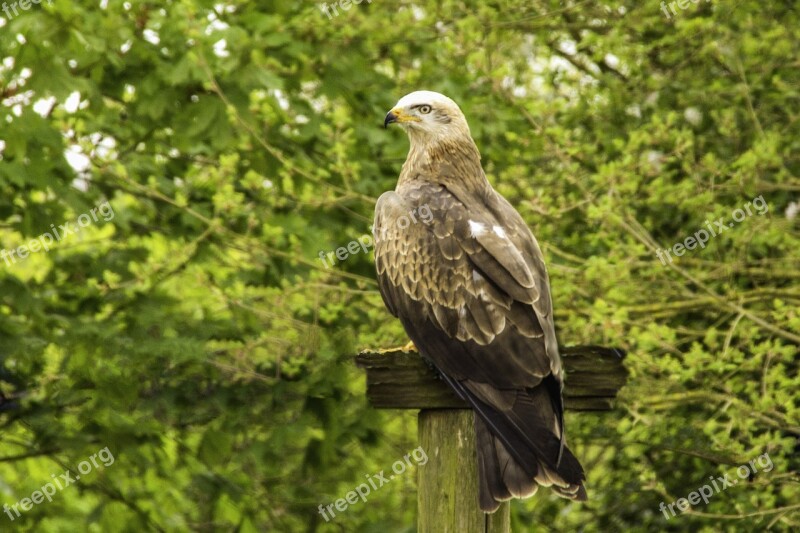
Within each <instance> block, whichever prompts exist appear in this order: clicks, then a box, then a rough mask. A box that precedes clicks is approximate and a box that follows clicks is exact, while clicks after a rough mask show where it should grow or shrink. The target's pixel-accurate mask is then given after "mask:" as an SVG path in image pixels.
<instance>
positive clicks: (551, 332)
mask: <svg viewBox="0 0 800 533" xmlns="http://www.w3.org/2000/svg"><path fill="white" fill-rule="evenodd" d="M394 123H396V124H399V125H400V126H402V127H403V129H405V130H406V132H407V133H408V137H409V140H410V144H411V147H410V150H409V153H408V158H407V159H406V162H405V164H404V165H403V169H402V171H401V173H400V178H399V179H398V181H397V187H396V188H395V190H394V191H389V192H386V193H384V194H382V195H381V197H380V198H379V199H378V202H377V204H376V206H375V223H374V226H373V233H374V239H375V266H376V268H377V273H378V284H379V287H380V292H381V295H382V297H383V300H384V302H385V303H386V307H387V308H388V309H389V311H390V312H391V313H392V314H393V315H394V316H395V317H397V318H399V319H400V321H401V322H402V324H403V327H404V328H405V330H406V332H407V333H408V336H409V337H410V338H411V340H412V342H413V343H414V344H415V345H416V347H417V349H418V350H419V352H420V354H421V355H422V356H423V357H424V358H425V359H426V360H427V361H428V362H429V363H431V364H432V365H433V366H435V368H436V369H437V370H438V372H439V374H440V375H441V376H442V378H443V379H444V380H445V381H446V382H447V384H448V385H449V386H450V387H452V388H453V389H454V391H455V392H456V393H457V394H458V395H459V396H460V397H461V398H463V399H464V400H465V401H466V402H467V403H468V404H469V405H470V406H471V407H472V409H473V411H474V413H475V432H476V444H477V452H478V453H477V455H478V458H477V459H478V474H479V476H478V477H479V490H478V500H479V503H480V507H481V509H482V510H483V511H485V512H493V511H495V510H497V508H498V507H499V506H500V502H502V501H504V500H508V499H511V498H512V497H515V498H526V497H528V496H531V495H533V494H534V493H535V492H536V490H537V489H538V486H539V485H542V486H546V487H551V488H552V489H553V490H554V491H555V492H556V493H557V494H558V495H559V496H562V497H565V498H569V499H571V500H581V501H582V500H585V499H586V490H585V489H584V486H583V481H584V480H585V476H584V473H583V468H582V467H581V465H580V463H579V462H578V460H577V459H576V458H575V456H574V455H573V454H572V452H571V451H570V450H569V448H568V447H566V445H565V442H564V423H563V412H564V406H563V401H562V396H561V389H562V383H563V377H564V375H563V370H562V368H561V359H560V357H559V353H558V344H557V341H556V333H555V328H554V325H553V306H552V301H551V298H550V287H549V281H548V276H547V270H546V269H545V265H544V260H543V256H542V252H541V250H540V249H539V245H538V243H537V242H536V238H535V237H534V236H533V234H532V233H531V231H530V230H529V229H528V227H527V226H526V224H525V222H524V221H523V219H522V217H521V216H520V214H519V213H518V212H517V211H516V210H515V209H514V208H513V207H512V206H511V204H510V203H508V201H506V199H505V198H503V197H502V196H501V195H500V194H499V193H498V192H497V191H495V190H494V189H493V188H492V186H491V185H490V184H489V181H488V180H487V179H486V175H485V174H484V172H483V168H482V167H481V156H480V153H479V151H478V148H477V146H476V145H475V142H474V141H473V139H472V136H471V134H470V130H469V126H468V125H467V121H466V119H465V118H464V114H463V113H462V112H461V109H460V108H459V107H458V105H456V103H455V102H454V101H453V100H451V99H450V98H448V97H446V96H444V95H442V94H439V93H436V92H431V91H417V92H413V93H411V94H408V95H406V96H404V97H403V98H401V99H400V101H398V102H397V104H396V105H395V107H394V108H393V109H392V110H391V111H390V112H389V113H388V114H387V115H386V119H385V121H384V126H386V127H388V125H389V124H394ZM423 208H424V209H427V210H429V212H430V213H431V214H432V216H430V217H426V219H425V220H424V221H423V220H417V219H416V217H412V219H413V220H414V221H415V222H413V223H412V222H411V220H410V219H409V213H413V212H415V211H419V210H420V209H423Z"/></svg>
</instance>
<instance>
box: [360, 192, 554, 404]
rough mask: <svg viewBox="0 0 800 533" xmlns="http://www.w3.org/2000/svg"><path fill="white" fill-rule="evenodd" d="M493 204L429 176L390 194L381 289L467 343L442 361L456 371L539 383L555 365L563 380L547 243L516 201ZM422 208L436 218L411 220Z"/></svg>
mask: <svg viewBox="0 0 800 533" xmlns="http://www.w3.org/2000/svg"><path fill="white" fill-rule="evenodd" d="M465 196H466V195H465ZM467 201H468V202H469V201H470V199H469V197H467ZM473 202H474V200H473ZM492 207H493V208H494V209H491V210H490V209H489V208H487V207H485V206H479V205H474V206H472V207H471V208H468V206H467V205H465V202H463V201H462V200H461V199H460V198H458V197H456V195H455V194H453V193H452V192H450V191H449V190H448V189H446V188H444V187H443V186H441V185H436V184H431V183H424V182H417V183H413V182H412V184H411V185H410V186H407V187H405V188H403V189H401V190H399V191H398V192H387V193H385V194H384V195H382V196H381V198H380V199H379V200H378V204H377V206H376V211H375V212H376V215H375V226H374V232H375V263H376V267H377V271H378V281H379V284H380V288H381V293H382V294H383V296H384V300H385V301H386V304H387V306H388V307H389V309H390V310H391V311H392V313H393V314H394V315H395V316H398V317H399V318H401V319H403V318H404V317H405V318H407V319H409V320H411V321H412V322H414V323H418V322H424V321H425V320H427V321H429V322H430V323H431V324H432V325H433V326H434V327H436V328H438V329H439V330H440V331H442V332H444V333H446V335H447V336H448V337H449V338H450V339H452V340H457V341H461V343H462V344H464V343H466V344H464V347H463V350H459V352H462V351H464V352H466V354H462V353H458V354H452V355H446V354H445V355H440V356H438V357H436V359H437V360H436V361H434V363H435V364H437V366H439V368H440V369H441V370H443V371H445V372H447V373H448V374H449V375H451V376H453V377H455V378H458V379H470V380H472V381H476V382H479V383H487V384H490V385H492V386H495V387H498V388H508V387H533V386H536V385H538V384H539V383H540V382H541V380H542V379H543V378H544V377H546V376H547V375H549V374H550V373H551V372H554V373H555V374H556V378H557V379H558V380H559V381H560V378H561V375H560V368H561V367H560V361H559V358H558V352H557V346H556V345H555V330H554V327H553V320H552V309H551V303H550V294H549V286H548V280H547V272H546V270H545V269H544V262H543V261H542V259H541V252H540V251H539V248H538V245H537V244H536V241H535V240H534V239H533V236H532V235H531V234H530V231H529V230H528V228H527V227H526V226H525V225H524V223H522V221H521V218H519V215H518V214H517V213H516V211H515V210H514V209H513V208H512V207H511V206H510V205H508V204H507V203H506V204H505V206H503V205H502V204H498V205H497V206H492ZM420 210H422V211H423V212H424V213H429V214H430V217H427V218H428V219H429V221H428V222H427V223H426V222H424V221H423V220H422V219H421V217H420V216H419V215H416V218H417V220H419V222H418V223H416V224H414V223H410V224H408V225H406V224H405V221H406V220H410V216H409V213H415V212H419V211H420ZM494 211H496V212H494ZM510 215H513V216H510ZM517 219H519V220H517ZM551 338H552V346H550V345H549V344H550V343H549V342H548V341H549V340H550V339H551ZM468 341H469V342H468ZM488 346H491V350H490V352H491V353H487V350H486V349H485V348H483V347H488ZM464 355H466V356H467V357H466V358H464Z"/></svg>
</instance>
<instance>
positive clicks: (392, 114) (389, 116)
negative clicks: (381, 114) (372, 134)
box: [383, 109, 400, 129]
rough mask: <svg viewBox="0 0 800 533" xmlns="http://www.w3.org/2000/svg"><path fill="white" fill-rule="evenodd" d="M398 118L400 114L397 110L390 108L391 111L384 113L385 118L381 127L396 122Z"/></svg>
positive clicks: (386, 126)
mask: <svg viewBox="0 0 800 533" xmlns="http://www.w3.org/2000/svg"><path fill="white" fill-rule="evenodd" d="M399 118H400V115H399V113H398V112H397V110H395V109H392V110H391V111H389V112H388V113H386V118H385V119H383V128H384V129H386V128H388V127H389V124H394V123H395V122H398V121H399Z"/></svg>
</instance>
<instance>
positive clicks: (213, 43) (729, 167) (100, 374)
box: [0, 0, 800, 532]
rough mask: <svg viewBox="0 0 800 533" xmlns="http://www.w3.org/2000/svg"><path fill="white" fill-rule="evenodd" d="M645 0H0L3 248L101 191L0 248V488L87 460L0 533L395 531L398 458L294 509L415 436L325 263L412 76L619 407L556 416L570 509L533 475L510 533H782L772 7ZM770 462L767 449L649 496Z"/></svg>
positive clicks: (782, 304) (792, 27)
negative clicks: (450, 106) (581, 475)
mask: <svg viewBox="0 0 800 533" xmlns="http://www.w3.org/2000/svg"><path fill="white" fill-rule="evenodd" d="M673 4H674V7H673V9H674V10H675V13H674V14H673V13H672V11H671V10H670V8H669V6H668V5H667V4H663V3H662V4H660V3H659V2H658V1H657V0H647V1H646V2H641V1H636V2H634V1H632V0H621V1H607V2H606V1H568V2H557V1H551V0H536V1H522V0H497V1H488V2H480V1H477V0H441V1H431V0H414V1H412V0H401V1H392V0H374V1H372V2H370V1H368V0H367V1H362V2H361V3H360V4H356V3H347V4H343V5H339V4H336V9H334V8H333V7H332V6H331V5H329V6H328V8H329V9H328V12H329V13H330V16H329V15H326V14H325V12H324V9H323V4H322V3H317V2H313V1H304V2H278V1H262V2H246V1H242V0H235V1H227V2H225V1H221V0H215V1H213V2H212V1H206V0H165V1H162V2H140V1H135V0H131V1H128V2H122V1H118V0H102V1H94V2H87V1H77V0H72V1H66V0H55V1H53V2H41V3H40V4H28V9H22V8H21V7H19V6H18V4H16V3H15V4H14V5H15V6H17V7H15V9H10V10H9V11H8V12H5V13H0V17H2V18H0V60H1V61H2V63H1V64H0V248H1V249H4V250H6V251H9V250H15V249H18V247H20V246H22V245H27V243H29V242H30V240H31V239H36V238H37V237H38V236H40V235H42V234H44V233H46V232H50V231H51V230H52V229H54V228H57V227H58V226H59V225H62V224H64V223H65V222H70V223H72V224H73V225H76V221H77V220H79V217H80V216H81V215H82V214H86V213H89V212H90V211H91V210H92V209H94V208H96V207H97V206H100V205H102V204H103V203H104V202H106V201H108V202H109V203H110V207H111V208H113V218H110V219H109V220H105V219H103V218H100V219H99V220H98V221H96V222H95V221H92V223H91V224H88V225H87V226H86V227H84V228H82V229H81V231H80V232H76V233H75V234H73V235H69V236H64V238H63V239H61V240H60V241H58V242H54V243H53V245H52V246H50V250H49V251H45V250H40V251H38V252H36V253H30V255H29V256H28V257H26V258H22V257H21V256H20V255H21V254H18V255H16V256H13V257H11V258H9V256H8V255H6V256H5V259H4V261H2V262H0V392H2V397H1V398H0V503H3V504H7V505H9V506H10V505H13V504H15V503H17V502H18V501H19V500H20V499H22V498H25V497H30V495H31V493H32V492H33V491H36V490H38V489H39V488H40V487H41V486H42V485H44V484H45V483H47V482H49V481H51V477H52V476H54V475H55V476H57V475H58V474H60V473H63V472H64V471H65V470H66V469H67V468H69V469H71V470H72V471H73V472H75V468H76V465H77V464H78V463H80V462H81V461H83V460H86V459H87V458H88V457H89V456H91V455H92V454H93V453H96V452H97V451H98V450H100V449H102V448H104V447H108V449H109V450H110V452H111V453H113V455H114V458H115V461H114V463H113V464H112V465H110V466H107V467H103V466H100V467H98V468H95V469H93V471H92V472H91V473H90V474H87V475H85V476H81V479H80V481H76V482H75V483H73V484H72V485H71V486H69V487H65V488H64V489H63V490H62V491H59V492H58V493H57V494H56V495H55V496H54V497H53V501H52V502H47V501H45V502H43V503H41V504H38V505H34V506H33V508H32V509H30V510H28V511H26V512H24V513H22V515H21V516H20V517H18V518H15V520H13V521H11V520H10V519H9V518H8V517H7V516H6V514H0V530H2V531H43V532H62V531H131V532H139V531H240V532H252V531H292V532H293V531H309V532H310V531H326V532H327V531H330V532H339V531H375V532H386V531H393V532H394V531H409V532H410V531H415V529H416V527H415V523H416V516H415V505H416V488H415V473H414V470H413V469H412V470H410V471H409V472H408V473H406V474H405V475H403V476H397V477H396V479H394V480H393V481H392V482H391V483H390V484H388V485H386V486H384V487H383V488H381V489H380V490H378V491H375V492H373V493H372V494H371V495H370V496H369V500H368V501H367V502H366V503H362V502H359V503H358V504H355V505H352V506H350V508H349V509H348V510H347V511H345V512H343V513H337V516H336V517H335V518H334V519H333V520H331V521H330V522H326V521H325V520H324V519H323V518H322V517H321V516H320V514H319V513H318V506H319V505H320V504H322V505H327V504H330V503H332V502H333V501H334V500H336V499H338V498H341V497H343V496H344V495H345V494H346V492H347V491H350V490H352V489H353V488H354V487H355V486H356V485H358V484H360V483H361V482H362V481H363V480H364V478H365V476H366V475H370V474H375V473H377V472H379V471H381V470H388V469H389V468H390V467H391V465H392V463H393V462H394V461H396V460H397V459H400V458H401V457H402V456H403V455H404V454H406V453H408V452H409V451H410V450H412V449H413V448H415V446H416V422H415V414H414V413H411V412H391V411H389V412H376V411H374V410H372V409H371V408H370V407H369V406H368V405H367V403H366V399H365V395H364V379H363V375H362V373H361V372H360V371H359V370H357V369H356V368H355V366H354V365H353V363H352V356H353V355H354V354H355V353H356V352H357V351H358V350H359V349H363V348H367V347H372V348H375V347H390V346H397V345H402V344H405V342H406V340H407V339H406V338H405V336H404V333H403V331H402V328H401V327H400V325H399V323H398V322H397V321H396V320H394V319H393V318H392V317H391V316H390V315H389V313H388V312H387V311H386V310H385V309H384V307H383V304H382V302H381V299H380V296H379V295H378V292H377V286H376V284H375V281H374V267H373V261H372V255H371V253H369V254H364V253H357V254H353V255H352V256H351V257H349V258H348V259H347V260H346V261H343V262H337V264H335V265H329V266H328V267H326V266H324V265H323V264H322V262H321V261H320V260H319V253H320V252H321V251H323V252H328V251H331V250H335V249H336V248H337V247H340V246H346V245H347V243H348V242H350V241H352V240H353V239H356V238H357V237H359V236H361V235H362V234H364V233H366V232H368V231H369V229H368V228H369V225H370V223H371V216H372V210H373V208H374V203H375V199H376V198H377V197H378V196H379V195H380V194H381V193H382V192H383V191H385V190H388V189H391V188H393V187H394V184H395V180H396V178H397V176H398V174H399V171H400V167H401V165H402V162H403V161H404V159H405V154H406V150H407V147H408V144H407V140H406V139H405V136H404V134H403V133H402V131H400V130H399V129H390V130H389V131H384V130H383V129H382V128H381V124H382V120H383V117H384V115H385V113H386V112H387V111H388V110H389V109H390V108H391V107H392V106H393V104H394V103H395V102H396V101H397V99H398V98H399V97H401V96H402V95H404V94H406V93H408V92H411V91H413V90H417V89H431V90H437V91H440V92H443V93H445V94H447V95H448V96H450V97H452V98H453V99H454V100H456V101H457V102H458V103H460V104H461V107H462V109H463V110H464V112H465V114H466V115H467V118H468V120H469V122H470V125H471V128H472V132H473V135H474V137H475V139H476V141H477V143H478V146H479V147H480V149H481V151H482V155H483V161H484V165H485V169H486V172H487V175H488V176H489V179H490V181H491V182H492V183H493V184H494V185H495V187H496V188H497V189H498V190H499V191H500V192H501V193H503V194H504V195H505V196H506V197H507V198H508V199H509V200H510V201H511V203H512V204H514V205H515V206H517V208H518V209H519V210H520V212H521V213H522V214H523V216H524V217H525V219H526V220H527V221H528V222H529V224H530V226H531V228H532V229H533V231H534V233H535V234H536V235H537V237H538V239H539V241H540V242H541V243H542V247H543V250H544V253H545V256H546V260H547V261H548V265H549V270H550V276H551V283H552V286H553V294H554V299H555V309H556V319H557V320H556V324H557V327H558V329H559V335H560V337H561V339H562V342H563V343H565V344H579V343H595V344H600V343H602V344H605V345H613V346H620V347H623V348H625V349H626V350H628V352H629V355H628V358H627V366H628V368H629V370H630V379H629V385H628V386H627V387H626V388H625V389H624V390H623V392H622V396H621V398H620V400H619V402H618V408H617V410H615V411H614V412H611V413H607V414H602V415H585V414H576V413H568V417H567V428H568V431H567V433H568V435H569V439H570V443H571V446H572V447H573V449H574V450H575V451H576V455H577V456H578V457H580V458H581V460H582V462H583V464H584V465H585V467H586V468H587V476H588V490H589V495H590V500H589V502H587V503H585V504H578V503H570V502H568V501H566V500H561V499H558V498H556V497H555V496H553V495H552V493H551V492H550V491H547V490H544V491H540V493H539V494H538V495H536V496H535V497H533V498H531V499H529V500H527V501H524V502H515V503H514V504H513V508H512V513H513V514H512V519H513V524H512V526H513V530H514V531H515V532H516V531H575V530H581V531H688V530H691V531H756V530H765V529H770V528H771V529H772V530H776V531H789V530H795V531H796V530H797V529H798V527H800V475H799V474H798V470H800V459H799V458H798V437H800V414H799V413H800V411H799V406H798V403H799V402H798V390H800V378H799V377H798V366H799V364H798V346H800V313H799V312H798V303H800V286H799V285H798V280H799V279H800V269H799V268H798V266H799V264H800V216H798V215H799V214H800V213H798V211H800V206H798V203H800V179H799V178H798V175H799V174H800V156H799V155H798V154H800V114H799V111H798V110H800V53H799V52H800V16H799V14H798V4H797V3H796V2H794V1H792V0H788V1H776V2H763V1H755V0H714V1H712V2H698V3H695V2H689V1H684V0H681V2H680V3H678V2H673ZM679 4H685V5H686V7H685V9H681V7H680V5H679ZM4 5H5V4H4ZM9 5H11V4H9ZM344 6H347V9H345V7H344ZM15 10H16V11H15ZM758 196H762V197H763V199H764V201H765V202H766V205H768V212H766V213H764V214H758V213H756V212H755V211H753V213H752V216H748V217H746V218H744V220H742V221H741V222H739V223H737V224H736V225H735V227H732V228H730V229H728V231H725V232H724V233H722V234H720V235H719V236H717V237H714V238H712V239H711V240H710V241H709V242H708V243H707V244H706V246H705V248H702V249H701V248H696V249H694V250H691V251H687V252H686V253H685V255H683V256H682V257H676V258H675V261H674V262H673V263H668V264H666V265H665V264H663V263H662V261H660V260H659V259H658V257H657V256H656V249H658V248H662V249H663V248H668V247H672V246H673V245H674V244H675V243H679V242H682V241H684V239H685V238H686V237H688V236H691V235H693V234H694V233H695V232H696V231H697V230H699V229H701V228H704V227H705V221H706V220H708V221H714V220H717V219H718V218H720V217H725V219H726V220H730V219H731V216H732V213H733V212H734V211H735V210H736V209H737V208H742V207H743V206H744V204H745V203H747V202H752V201H753V199H754V198H756V197H758ZM712 223H713V222H712ZM51 225H52V226H51ZM567 379H569V377H567ZM764 453H768V454H769V457H770V458H771V460H772V462H773V463H774V468H773V469H772V470H771V471H769V472H763V471H759V472H758V473H757V474H755V475H753V476H751V477H750V478H749V479H748V480H747V481H745V480H741V482H740V483H738V484H737V485H736V486H733V487H730V488H728V489H727V490H725V491H722V492H720V493H718V494H715V495H714V496H713V497H712V499H711V500H710V502H709V503H708V504H707V505H705V504H702V503H701V504H700V505H698V506H695V507H693V508H691V509H690V510H689V511H687V512H686V513H684V514H681V515H679V516H677V517H670V518H669V519H667V518H666V517H665V516H664V514H663V513H662V512H661V511H660V510H659V504H660V503H661V502H665V503H671V502H673V501H675V500H677V499H678V498H680V497H686V496H687V495H688V494H689V493H690V492H691V491H694V490H696V489H697V488H698V487H700V486H702V485H704V484H705V483H707V482H708V481H707V480H708V478H709V477H710V476H715V477H716V476H720V477H721V476H723V475H724V474H726V473H735V472H736V467H737V466H739V465H741V464H745V463H748V462H749V461H750V460H753V459H756V458H757V457H758V456H759V455H761V454H764Z"/></svg>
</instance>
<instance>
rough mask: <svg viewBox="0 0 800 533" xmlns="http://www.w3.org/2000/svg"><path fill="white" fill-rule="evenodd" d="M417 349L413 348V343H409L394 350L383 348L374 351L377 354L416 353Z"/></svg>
mask: <svg viewBox="0 0 800 533" xmlns="http://www.w3.org/2000/svg"><path fill="white" fill-rule="evenodd" d="M417 351H419V350H417V347H416V346H414V343H413V342H411V341H409V342H408V344H406V345H405V346H400V347H396V348H385V349H383V350H376V352H377V353H389V352H406V353H408V352H417Z"/></svg>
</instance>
